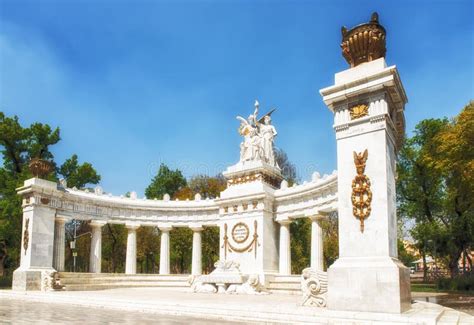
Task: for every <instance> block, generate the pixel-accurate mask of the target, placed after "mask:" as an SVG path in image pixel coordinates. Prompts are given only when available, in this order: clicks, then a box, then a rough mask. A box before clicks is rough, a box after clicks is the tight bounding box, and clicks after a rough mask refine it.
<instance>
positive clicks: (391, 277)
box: [327, 257, 411, 313]
mask: <svg viewBox="0 0 474 325" xmlns="http://www.w3.org/2000/svg"><path fill="white" fill-rule="evenodd" d="M327 305H328V308H329V309H332V310H348V311H368V312H384V313H402V312H404V311H406V310H408V309H410V307H411V290H410V272H409V270H408V268H407V267H405V266H404V265H403V264H402V263H401V262H400V261H399V260H398V259H395V258H391V257H364V258H355V257H353V258H349V257H346V258H340V259H338V260H337V261H336V262H335V263H334V264H333V265H331V267H330V268H329V270H328V303H327Z"/></svg>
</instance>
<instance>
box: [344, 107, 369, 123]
mask: <svg viewBox="0 0 474 325" xmlns="http://www.w3.org/2000/svg"><path fill="white" fill-rule="evenodd" d="M349 113H350V114H351V120H355V119H358V118H361V117H364V116H367V115H369V106H368V105H367V104H360V105H354V106H352V107H351V108H349Z"/></svg>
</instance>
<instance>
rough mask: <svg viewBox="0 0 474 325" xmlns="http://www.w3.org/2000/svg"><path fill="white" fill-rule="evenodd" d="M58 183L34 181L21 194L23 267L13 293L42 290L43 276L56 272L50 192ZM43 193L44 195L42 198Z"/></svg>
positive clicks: (16, 277)
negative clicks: (48, 196) (45, 273)
mask: <svg viewBox="0 0 474 325" xmlns="http://www.w3.org/2000/svg"><path fill="white" fill-rule="evenodd" d="M56 187H57V186H56V183H53V182H49V181H46V180H42V179H39V178H32V179H29V180H27V181H25V184H24V186H23V187H21V188H19V189H18V193H19V194H21V195H23V197H24V199H23V228H22V239H21V253H20V254H21V258H20V267H19V268H18V269H16V270H15V272H13V286H12V289H13V290H19V291H25V290H41V287H42V283H41V282H42V272H54V271H55V270H54V269H53V249H54V219H55V211H54V210H53V209H51V208H50V207H49V203H50V200H49V199H48V198H47V196H46V195H47V194H48V192H51V191H55V190H56ZM39 193H44V195H42V194H39Z"/></svg>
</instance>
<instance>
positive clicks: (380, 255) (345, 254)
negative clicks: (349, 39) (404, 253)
mask: <svg viewBox="0 0 474 325" xmlns="http://www.w3.org/2000/svg"><path fill="white" fill-rule="evenodd" d="M320 92H321V94H322V95H323V100H324V102H325V103H326V105H327V106H328V107H329V108H330V110H331V111H332V112H333V113H334V130H335V133H336V139H337V175H338V179H337V187H338V215H339V258H338V259H337V261H336V262H334V263H333V264H332V265H331V266H330V267H329V269H328V288H329V290H328V307H329V308H330V309H333V310H351V311H364V312H385V313H401V312H404V311H406V310H408V309H409V308H410V306H411V295H410V274H409V271H408V269H407V268H406V267H405V266H404V265H403V264H402V263H401V262H400V261H399V260H398V258H397V211H396V210H397V205H396V189H395V171H396V166H395V162H396V153H397V148H399V146H400V145H401V141H402V139H403V135H404V128H405V119H404V114H403V111H404V107H405V103H406V102H407V98H406V95H405V91H404V89H403V85H402V83H401V79H400V76H399V74H398V71H397V68H396V67H395V66H391V67H387V65H386V62H385V59H384V58H383V57H382V58H379V59H377V60H374V61H371V62H365V63H362V64H360V65H357V66H355V67H353V68H350V69H347V70H345V71H342V72H339V73H337V74H336V76H335V85H334V86H331V87H328V88H325V89H322V90H321V91H320Z"/></svg>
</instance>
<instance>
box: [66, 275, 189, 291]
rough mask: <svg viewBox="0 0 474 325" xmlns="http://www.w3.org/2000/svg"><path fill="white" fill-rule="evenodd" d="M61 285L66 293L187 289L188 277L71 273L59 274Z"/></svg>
mask: <svg viewBox="0 0 474 325" xmlns="http://www.w3.org/2000/svg"><path fill="white" fill-rule="evenodd" d="M59 279H60V281H61V285H63V286H64V289H65V290H67V291H79V290H81V291H87V290H104V289H113V288H128V287H154V288H157V287H158V288H173V290H174V289H189V283H188V279H189V275H182V274H179V275H163V274H123V273H71V272H60V273H59Z"/></svg>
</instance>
